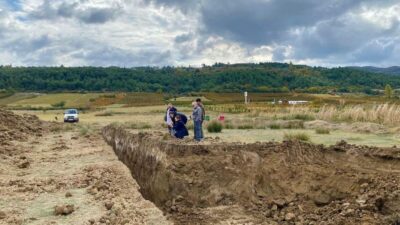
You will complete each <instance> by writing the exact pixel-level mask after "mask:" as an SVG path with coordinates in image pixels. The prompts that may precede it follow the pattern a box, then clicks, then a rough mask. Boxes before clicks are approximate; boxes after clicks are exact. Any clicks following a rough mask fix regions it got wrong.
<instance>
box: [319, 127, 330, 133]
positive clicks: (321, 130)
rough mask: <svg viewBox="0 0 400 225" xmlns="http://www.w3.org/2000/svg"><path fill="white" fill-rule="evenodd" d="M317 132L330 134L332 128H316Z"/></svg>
mask: <svg viewBox="0 0 400 225" xmlns="http://www.w3.org/2000/svg"><path fill="white" fill-rule="evenodd" d="M315 133H317V134H330V133H331V132H330V130H329V129H327V128H317V129H315Z"/></svg>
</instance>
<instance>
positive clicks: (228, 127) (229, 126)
mask: <svg viewBox="0 0 400 225" xmlns="http://www.w3.org/2000/svg"><path fill="white" fill-rule="evenodd" d="M224 128H225V129H228V130H230V129H235V127H234V126H233V125H232V124H231V123H225V124H224Z"/></svg>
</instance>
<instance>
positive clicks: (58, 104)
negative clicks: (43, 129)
mask: <svg viewBox="0 0 400 225" xmlns="http://www.w3.org/2000/svg"><path fill="white" fill-rule="evenodd" d="M51 106H53V107H54V108H63V107H64V106H65V101H62V102H58V103H54V104H52V105H51Z"/></svg>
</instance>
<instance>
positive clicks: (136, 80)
mask: <svg viewBox="0 0 400 225" xmlns="http://www.w3.org/2000/svg"><path fill="white" fill-rule="evenodd" d="M386 84H390V85H391V86H392V87H393V88H399V87H400V76H391V75H385V74H377V73H371V72H367V71H362V70H359V69H355V68H331V69H330V68H323V67H309V66H303V65H292V64H285V63H260V64H232V65H227V64H214V65H213V66H203V67H201V68H193V67H162V68H158V67H136V68H118V67H107V68H103V67H11V66H1V67H0V89H13V90H15V91H37V92H58V91H130V92H163V93H188V92H200V91H201V92H241V91H251V92H289V91H297V92H304V93H327V92H364V93H367V94H373V93H375V91H376V90H377V89H379V90H382V89H384V87H385V85H386Z"/></svg>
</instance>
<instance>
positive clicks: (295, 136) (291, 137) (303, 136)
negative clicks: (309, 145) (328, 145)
mask: <svg viewBox="0 0 400 225" xmlns="http://www.w3.org/2000/svg"><path fill="white" fill-rule="evenodd" d="M283 139H284V140H286V141H305V142H309V141H310V140H311V138H310V136H309V135H308V134H307V133H303V132H299V133H285V134H284V136H283Z"/></svg>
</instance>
